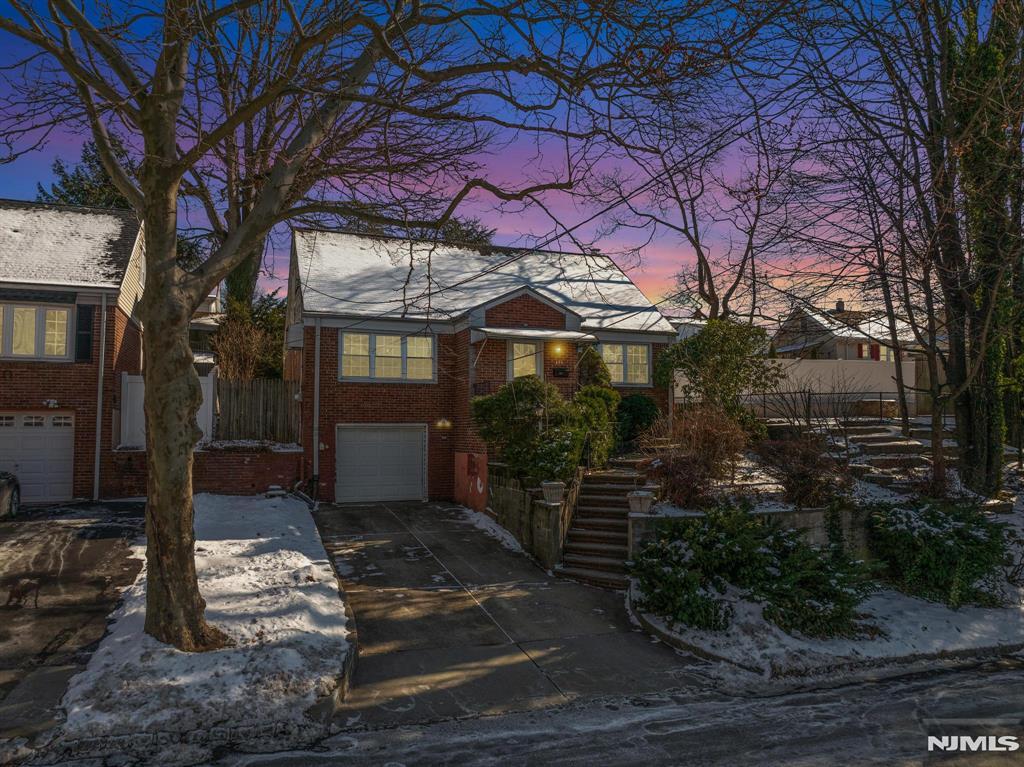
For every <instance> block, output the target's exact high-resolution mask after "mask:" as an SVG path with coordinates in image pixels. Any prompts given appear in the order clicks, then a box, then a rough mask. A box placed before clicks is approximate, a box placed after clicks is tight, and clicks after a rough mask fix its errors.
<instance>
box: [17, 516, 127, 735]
mask: <svg viewBox="0 0 1024 767" xmlns="http://www.w3.org/2000/svg"><path fill="white" fill-rule="evenodd" d="M143 511H144V506H143V504H142V503H116V504H104V505H94V504H81V505H75V506H66V507H54V508H47V509H35V510H29V511H26V512H25V513H23V514H19V515H18V516H17V517H15V518H13V519H10V518H5V519H4V520H3V521H0V738H8V737H15V736H25V737H30V736H32V735H34V734H36V733H39V732H42V731H43V730H46V729H48V728H49V727H50V726H52V725H53V724H54V715H55V714H56V712H57V710H58V708H59V706H60V700H61V698H62V697H63V695H64V689H65V687H66V686H67V682H68V680H69V679H70V678H71V677H72V676H73V675H74V674H76V673H78V672H79V671H81V670H82V669H83V668H84V667H85V665H86V663H88V660H89V656H90V655H92V652H93V651H94V650H95V648H96V644H97V643H98V642H99V640H100V638H101V637H102V636H103V634H104V633H105V632H106V629H107V616H108V615H109V614H110V612H111V611H112V610H113V609H114V607H115V605H116V604H117V600H118V598H119V596H120V592H121V589H123V588H124V587H125V586H126V585H128V584H130V583H132V582H133V581H134V580H135V577H136V575H138V573H139V570H140V568H141V567H142V562H141V560H138V559H133V558H132V557H131V556H130V555H131V550H130V548H129V544H130V543H131V541H132V540H133V539H135V538H136V537H138V536H139V535H140V534H141V533H142V529H143ZM26 582H29V584H35V583H38V585H39V588H38V603H37V601H36V591H35V589H34V588H32V589H31V590H29V591H28V593H27V594H25V595H24V599H11V597H15V596H17V592H18V591H20V590H21V589H19V588H18V586H19V584H20V585H25V584H26ZM12 588H14V590H15V592H16V593H15V594H11V590H12ZM9 599H10V601H11V604H8V605H5V604H4V603H5V602H7V601H8V600H9Z"/></svg>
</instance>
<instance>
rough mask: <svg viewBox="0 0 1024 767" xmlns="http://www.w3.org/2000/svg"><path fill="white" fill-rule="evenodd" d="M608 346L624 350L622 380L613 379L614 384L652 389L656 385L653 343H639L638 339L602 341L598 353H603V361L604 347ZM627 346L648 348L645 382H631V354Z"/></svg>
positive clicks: (602, 357)
mask: <svg viewBox="0 0 1024 767" xmlns="http://www.w3.org/2000/svg"><path fill="white" fill-rule="evenodd" d="M606 346H618V347H619V348H620V349H621V350H622V380H621V381H615V380H612V386H624V387H631V388H634V389H650V388H652V387H653V386H654V383H653V376H654V369H653V367H652V362H653V360H652V359H651V345H650V344H649V343H643V342H639V343H637V342H636V341H610V342H609V341H602V342H600V343H599V344H598V345H597V353H598V354H599V355H601V360H602V361H603V360H604V348H605V347H606ZM627 346H643V347H644V348H645V349H646V350H647V381H646V382H645V383H629V355H628V354H627V353H626V347H627Z"/></svg>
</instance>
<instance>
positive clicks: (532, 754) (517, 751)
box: [219, 663, 1024, 767]
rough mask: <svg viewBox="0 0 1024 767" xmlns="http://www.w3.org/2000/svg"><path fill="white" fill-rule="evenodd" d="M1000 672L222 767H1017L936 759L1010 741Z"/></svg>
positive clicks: (1006, 756)
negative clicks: (964, 740)
mask: <svg viewBox="0 0 1024 767" xmlns="http://www.w3.org/2000/svg"><path fill="white" fill-rule="evenodd" d="M1013 665H1014V664H1007V663H1003V664H994V665H991V666H988V667H985V668H982V669H975V670H969V671H955V672H942V673H934V674H929V675H921V676H916V677H911V678H903V679H893V680H889V681H885V682H876V683H865V684H855V685H850V686H846V687H838V688H833V689H827V690H817V691H801V692H788V693H785V694H781V695H768V696H762V697H759V696H756V695H753V696H752V695H747V696H725V695H721V694H718V693H715V692H710V691H698V690H693V689H686V690H679V691H676V692H671V693H653V694H648V695H638V696H630V697H623V696H618V697H612V698H604V699H591V700H586V701H578V702H576V703H574V704H571V705H567V706H564V707H560V708H557V709H554V710H547V711H531V712H524V713H515V714H503V715H499V716H475V717H471V718H468V719H463V720H459V721H448V722H437V723H433V724H428V725H418V726H400V727H393V728H381V729H364V730H350V731H347V732H342V733H340V734H338V735H337V736H335V737H333V738H331V739H329V740H328V741H326V742H324V743H322V744H321V748H319V749H317V750H313V751H307V752H296V753H291V754H268V755H261V756H240V755H235V756H232V757H229V758H226V759H224V760H223V761H221V762H219V764H224V765H236V766H237V765H261V766H268V765H273V766H274V767H286V766H287V767H298V766H299V765H304V766H305V765H314V766H315V765H328V764H332V765H333V764H345V765H390V766H397V765H409V767H411V766H412V765H549V764H550V765H791V766H799V767H804V766H805V765H806V766H808V767H809V766H811V765H814V766H817V765H931V764H936V765H938V764H941V765H986V766H987V765H1011V764H1013V765H1020V764H1024V748H1022V750H1021V751H1017V752H1013V753H1005V752H1004V753H938V752H931V753H929V751H928V740H927V736H928V735H929V734H931V735H982V734H990V735H997V736H1000V735H1013V736H1017V737H1018V738H1019V739H1020V742H1021V744H1022V746H1024V670H1022V669H1020V668H1014V667H1011V666H1013Z"/></svg>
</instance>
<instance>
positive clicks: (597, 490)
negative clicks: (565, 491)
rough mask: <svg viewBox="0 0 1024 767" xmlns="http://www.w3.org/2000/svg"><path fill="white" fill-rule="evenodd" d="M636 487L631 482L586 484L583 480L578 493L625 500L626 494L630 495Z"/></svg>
mask: <svg viewBox="0 0 1024 767" xmlns="http://www.w3.org/2000/svg"><path fill="white" fill-rule="evenodd" d="M638 487H640V486H639V485H637V484H635V483H633V482H630V483H629V484H627V483H625V482H623V483H621V484H614V483H609V482H587V481H586V480H584V481H583V483H582V484H581V485H580V493H581V494H582V493H587V494H588V495H589V494H591V493H594V494H596V495H615V496H618V497H619V498H621V499H623V500H625V498H626V493H631V492H633V491H634V490H636V489H637V488H638Z"/></svg>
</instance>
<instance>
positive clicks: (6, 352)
mask: <svg viewBox="0 0 1024 767" xmlns="http://www.w3.org/2000/svg"><path fill="white" fill-rule="evenodd" d="M75 307H76V304H28V303H25V302H23V301H9V302H4V303H0V313H2V314H3V319H2V322H0V325H2V329H3V333H2V334H0V359H4V360H12V361H17V362H71V360H72V359H74V353H75V350H74V345H75V344H74V342H75V319H76V314H77V312H76V311H75ZM15 309H34V310H35V313H36V320H35V331H36V339H35V341H36V343H35V347H36V349H35V353H34V354H14V350H13V345H14V310H15ZM54 309H58V310H63V311H66V312H67V313H68V323H67V327H66V328H65V331H64V332H65V335H64V354H62V355H60V356H58V355H52V354H46V312H47V311H49V310H54Z"/></svg>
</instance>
